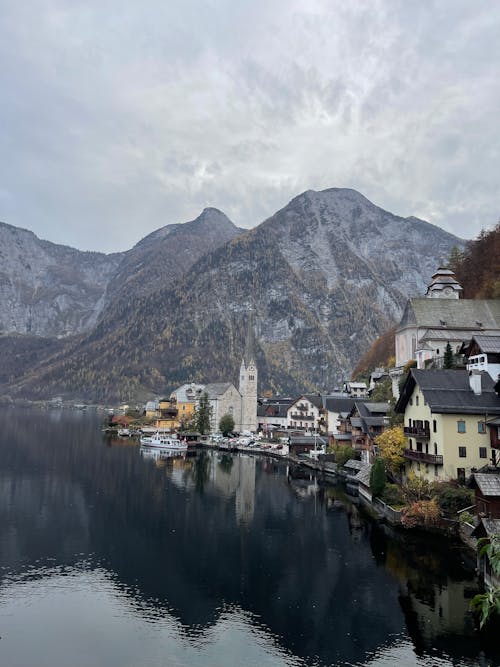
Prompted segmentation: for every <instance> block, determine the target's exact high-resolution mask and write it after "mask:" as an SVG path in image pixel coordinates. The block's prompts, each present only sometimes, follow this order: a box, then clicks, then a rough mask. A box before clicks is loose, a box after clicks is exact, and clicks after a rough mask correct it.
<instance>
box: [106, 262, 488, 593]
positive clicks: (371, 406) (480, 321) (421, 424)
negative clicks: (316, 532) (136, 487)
mask: <svg viewBox="0 0 500 667" xmlns="http://www.w3.org/2000/svg"><path fill="white" fill-rule="evenodd" d="M394 349H395V362H394V365H393V366H391V367H389V368H382V367H380V368H375V369H374V370H373V371H372V372H371V374H370V376H369V377H367V378H356V380H355V381H354V380H353V381H348V382H345V384H344V386H343V387H342V389H341V390H339V391H334V392H332V393H329V394H320V393H317V394H310V393H305V394H303V395H300V396H298V397H259V396H258V392H257V382H258V368H257V364H256V359H255V354H254V347H253V337H252V331H251V327H249V333H248V334H247V341H246V347H245V351H244V353H243V355H242V357H243V358H242V362H241V367H240V374H239V386H238V388H236V386H235V385H234V384H233V383H231V382H218V383H212V384H206V385H202V384H194V383H187V384H183V385H182V386H180V387H178V388H177V389H176V390H174V391H173V392H171V394H170V395H169V397H168V398H160V399H156V400H152V401H149V402H148V403H147V404H146V405H145V407H144V417H145V418H146V420H147V421H148V423H149V424H150V425H151V426H150V429H156V430H162V431H168V432H174V431H178V432H179V434H183V433H184V434H187V435H189V429H190V428H191V429H192V428H193V423H196V422H195V421H193V420H195V417H196V414H197V411H199V409H200V404H201V403H204V404H205V407H206V413H207V415H208V419H209V421H208V422H207V424H206V428H204V429H198V431H201V432H198V433H197V434H195V438H194V439H195V440H196V441H197V442H200V441H202V442H203V443H204V444H205V445H207V446H211V447H217V448H220V449H227V450H234V451H237V450H242V451H252V452H260V453H264V454H266V455H272V456H276V457H280V458H281V457H284V458H287V459H288V460H290V461H293V462H294V463H297V464H299V465H302V466H304V467H309V468H311V469H313V470H316V471H318V472H319V473H321V474H323V475H333V476H336V477H339V476H340V477H341V478H343V479H345V480H346V482H347V488H348V490H349V491H350V493H351V494H353V495H354V496H357V498H358V499H359V502H361V503H363V504H365V505H366V506H367V507H368V508H369V510H370V511H372V512H373V513H374V514H375V515H377V516H378V517H380V518H382V519H383V520H386V521H388V522H389V523H392V524H396V525H398V524H399V525H402V526H404V527H406V528H414V529H425V530H429V531H438V532H446V533H448V534H453V535H459V536H460V538H461V539H462V540H463V541H464V542H465V543H466V544H467V545H468V546H469V547H470V548H472V549H476V547H477V545H478V540H479V544H480V545H481V544H482V542H481V541H480V540H481V539H483V540H484V539H485V538H487V539H490V540H492V539H495V536H496V535H498V534H500V468H499V464H500V456H499V453H500V300H498V299H496V300H494V299H490V300H482V299H474V300H472V299H463V298H462V287H461V285H460V284H459V283H458V282H457V280H456V278H455V275H454V274H453V272H452V271H451V270H450V269H448V268H444V267H440V268H439V269H438V270H437V271H436V272H435V274H434V275H433V276H432V280H431V282H430V284H429V286H428V288H427V292H426V294H425V295H422V296H419V297H416V298H412V299H409V301H408V303H407V305H406V308H405V310H404V313H403V316H402V318H401V321H400V323H399V325H398V327H397V328H396V332H395V339H394ZM117 421H118V423H119V425H121V426H122V427H126V426H127V425H128V422H127V420H126V419H125V421H123V420H122V421H120V420H119V419H118V420H117ZM483 551H484V550H483ZM484 555H485V554H484V553H482V552H481V557H480V558H479V559H478V564H479V568H480V570H481V574H482V576H483V579H484V581H485V584H486V586H489V587H497V586H498V585H499V583H500V582H499V581H498V578H497V577H496V576H495V573H494V572H493V571H492V568H491V564H490V563H489V561H488V558H487V557H483V556H484Z"/></svg>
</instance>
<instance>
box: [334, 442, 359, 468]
mask: <svg viewBox="0 0 500 667" xmlns="http://www.w3.org/2000/svg"><path fill="white" fill-rule="evenodd" d="M333 453H334V454H335V463H336V464H337V465H338V466H339V468H341V467H342V466H343V465H344V463H347V461H349V459H355V458H357V457H356V452H355V451H354V449H353V448H352V447H347V446H346V445H340V446H339V447H334V449H333Z"/></svg>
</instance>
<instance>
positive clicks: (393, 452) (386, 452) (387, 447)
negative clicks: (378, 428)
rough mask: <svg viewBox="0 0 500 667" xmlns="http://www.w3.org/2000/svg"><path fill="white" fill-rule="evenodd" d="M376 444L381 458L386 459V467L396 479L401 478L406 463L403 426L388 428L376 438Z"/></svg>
mask: <svg viewBox="0 0 500 667" xmlns="http://www.w3.org/2000/svg"><path fill="white" fill-rule="evenodd" d="M375 444H376V445H377V447H378V448H379V451H380V456H381V457H382V458H383V459H384V461H385V465H386V467H387V468H388V469H389V471H390V472H391V473H392V474H393V475H394V476H395V477H399V476H400V474H401V469H402V467H403V465H404V462H405V459H404V456H403V452H404V449H405V445H406V439H405V436H404V432H403V429H402V428H401V426H393V427H392V428H387V429H386V430H385V431H384V432H383V433H381V434H380V435H379V436H377V437H376V438H375Z"/></svg>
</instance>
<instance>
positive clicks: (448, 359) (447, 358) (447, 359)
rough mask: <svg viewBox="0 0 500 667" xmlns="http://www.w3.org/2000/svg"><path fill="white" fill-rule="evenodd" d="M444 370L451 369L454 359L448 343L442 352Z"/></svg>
mask: <svg viewBox="0 0 500 667" xmlns="http://www.w3.org/2000/svg"><path fill="white" fill-rule="evenodd" d="M443 365H444V368H453V366H454V365H455V364H454V358H453V350H452V349H451V345H450V343H449V341H448V343H446V348H445V350H444V362H443Z"/></svg>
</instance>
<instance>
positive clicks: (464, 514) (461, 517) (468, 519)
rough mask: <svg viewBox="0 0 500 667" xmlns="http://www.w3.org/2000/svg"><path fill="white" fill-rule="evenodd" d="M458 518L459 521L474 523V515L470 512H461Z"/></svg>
mask: <svg viewBox="0 0 500 667" xmlns="http://www.w3.org/2000/svg"><path fill="white" fill-rule="evenodd" d="M458 520H459V521H460V523H469V524H471V525H472V526H473V525H474V517H473V516H472V514H471V513H470V512H462V514H460V515H459V517H458Z"/></svg>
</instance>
